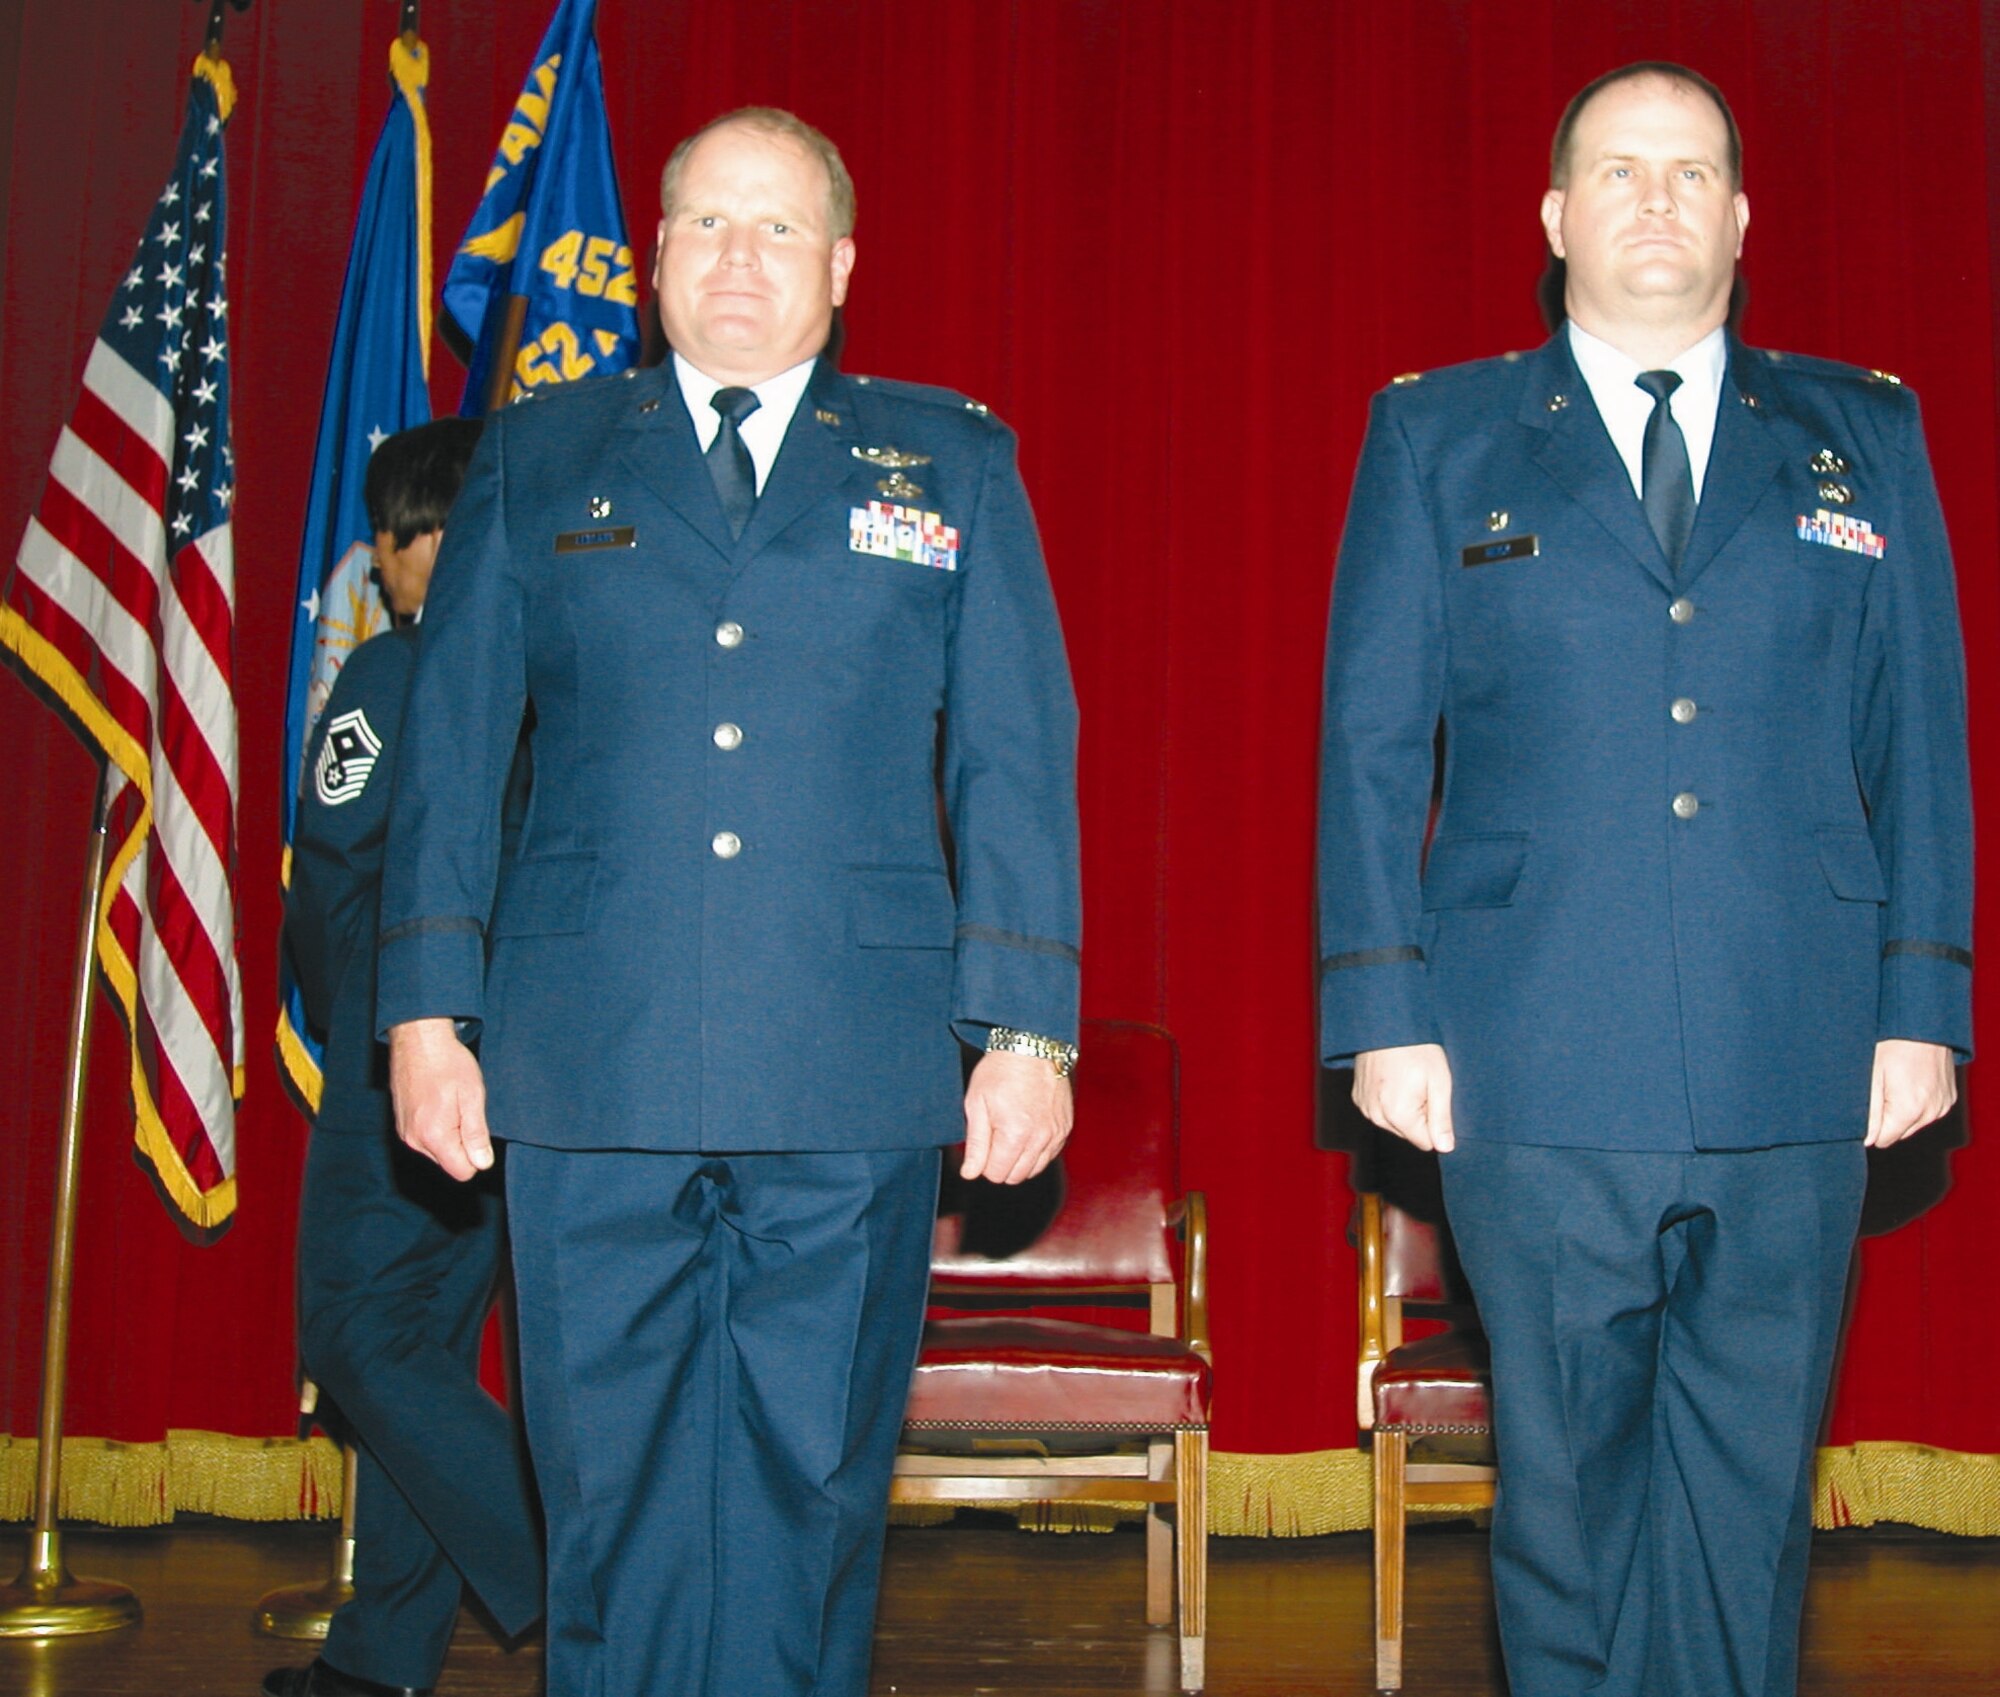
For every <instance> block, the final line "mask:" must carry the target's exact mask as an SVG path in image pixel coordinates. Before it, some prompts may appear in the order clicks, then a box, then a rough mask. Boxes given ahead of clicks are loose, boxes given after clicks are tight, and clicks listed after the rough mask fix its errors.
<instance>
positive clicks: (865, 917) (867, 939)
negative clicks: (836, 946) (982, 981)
mask: <svg viewBox="0 0 2000 1697" xmlns="http://www.w3.org/2000/svg"><path fill="white" fill-rule="evenodd" d="M847 900H848V912H849V913H850V914H851V915H852V916H853V921H854V941H855V942H856V943H857V944H859V945H860V946H861V947H862V948H864V949H948V948H950V947H951V946H952V943H953V941H954V940H955V934H956V931H957V928H958V903H957V902H956V901H955V900H954V899H953V897H952V893H951V881H950V880H949V879H948V878H946V877H945V875H944V874H943V873H942V872H932V871H930V870H928V869H927V868H924V867H919V866H911V867H900V866H857V867H855V868H853V869H852V870H851V871H850V872H849V873H848V896H847Z"/></svg>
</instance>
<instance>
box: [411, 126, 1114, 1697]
mask: <svg viewBox="0 0 2000 1697" xmlns="http://www.w3.org/2000/svg"><path fill="white" fill-rule="evenodd" d="M661 198H662V205H663V208H664V216H663V218H662V220H661V224H660V236H659V239H660V250H659V252H660V257H659V264H658V270H657V273H656V277H655V284H656V288H657V292H658V296H659V309H660V318H661V322H662V324H663V326H664V328H665V331H666V336H667V341H668V342H669V344H670V345H671V346H672V348H673V358H672V359H671V360H670V361H669V362H668V363H666V364H665V365H663V366H661V367H659V368H657V369H655V370H651V371H646V372H635V373H629V374H626V375H624V376H621V377H617V378H611V379H607V380H604V381H601V382H593V383H578V384H574V385H565V386H563V387H561V388H559V389H556V390H553V391H550V392H547V393H546V394H545V396H537V397H536V398H534V399H531V400H527V401H524V402H523V403H522V404H521V405H519V406H517V407H514V408H512V409H509V410H508V411H506V412H503V413H501V414H499V415H497V416H496V417H495V418H494V419H493V420H492V421H491V422H490V423H489V425H488V427H487V433H486V437H485V440H484V441H483V442H482V444H481V446H480V451H479V454H478V457H477V458H476V459H475V461H474V463H473V467H472V472H471V475H470V477H469V478H468V480H467V484H466V489H465V493H464V495H463V496H462V497H461V499H460V501H459V504H458V506H457V507H456V509H455V510H454V512H453V515H452V523H451V531H450V535H449V538H448V540H447V542H446V544H445V548H444V551H443V554H442V556H441V558H440V559H439V562H438V569H437V577H436V582H435V586H434V588H433V592H432V608H433V615H434V617H435V619H436V623H435V625H434V626H433V627H431V628H429V629H427V632H426V639H425V642H424V644H423V648H422V653H421V655H420V658H419V661H418V665H417V671H416V677H415V681H414V683H413V686H412V693H411V706H410V724H411V727H412V740H411V745H410V747H409V749H408V751H407V752H406V756H405V759H404V762H403V764H402V765H401V767H400V768H399V771H398V774H397V790H396V799H395V804H394V810H393V818H392V823H391V829H390V875H389V878H388V882H387V890H386V894H385V898H384V904H383V913H382V922H383V929H382V937H381V945H382V949H381V968H380V970H381V988H380V996H379V1002H378V1008H377V1018H378V1021H379V1023H380V1025H381V1026H382V1027H384V1028H386V1029H387V1031H388V1034H389V1038H390V1043H391V1049H392V1055H391V1073H392V1081H393V1085H394V1090H395V1095H396V1108H397V1119H398V1123H399V1127H400V1130H401V1132H402V1135H403V1137H404V1139H405V1140H406V1141H407V1142H409V1143H410V1144H412V1145H413V1146H414V1147H416V1148H418V1149H421V1150H423V1151H424V1152H425V1153H427V1154H428V1155H430V1156H431V1157H432V1158H433V1159H434V1160H436V1161H437V1162H438V1163H439V1164H440V1165H441V1166H442V1167H443V1168H444V1169H445V1171H447V1172H448V1173H450V1174H452V1175H453V1176H454V1177H456V1178H462V1179H469V1178H471V1177H472V1176H473V1175H474V1174H476V1173H478V1172H480V1171H481V1170H483V1169H484V1168H485V1167H486V1165H487V1164H488V1162H489V1161H490V1159H491V1155H490V1147H491V1139H492V1137H494V1136H498V1137H501V1138H504V1139H506V1140H507V1141H508V1144H509V1150H508V1159H507V1192H508V1204H509V1215H510V1229H511V1231H512V1234H513V1246H514V1265H515V1272H516V1286H517V1291H518V1298H519V1303H520V1314H521V1349H522V1372H523V1377H524V1381H525V1394H526V1403H527V1415H528V1432H529V1441H530V1444H531V1446H532V1448H533V1451H534V1455H535V1464H536V1475H537V1479H538V1482H539V1484H540V1486H541V1491H542V1500H543V1504H544V1507H545V1509H546V1512H547V1516H548V1523H549V1564H550V1578H549V1649H548V1655H549V1688H550V1690H551V1691H554V1692H560V1693H562V1694H563V1697H647V1694H653V1693H657V1694H660V1697H666V1694H669V1693H671V1694H672V1697H698V1694H700V1693H703V1692H714V1693H723V1692H728V1693H732V1694H733V1693H739V1692H740V1693H757V1694H759V1697H776V1694H780V1693H800V1694H804V1693H807V1692H811V1693H814V1694H816V1697H861V1693H863V1692H864V1691H865V1690H866V1687H867V1677H868V1661H869V1649H870V1643H871V1638H872V1629H873V1618H874V1605H875V1593H876V1587H877V1581H878V1575H879V1567H880V1560H881V1546H882V1537H883V1527H884V1522H885V1519H886V1513H887V1508H886V1504H887V1495H888V1486H889V1474H890V1467H891V1462H892V1460H893V1455H894V1448H895V1443H896V1437H897V1433H898V1431H899V1429H900V1425H901V1419H902V1410H903V1405H904V1402H905V1399H906V1397H907V1393H908V1383H909V1375H910V1371H911V1367H912V1365H913V1362H914V1358H915V1354H916V1348H917V1340H918V1334H919V1330H920V1326H921V1320H922V1311H923V1300H924V1291H925V1285H926V1276H927V1270H928V1264H929V1250H930V1242H931V1233H932V1225H933V1220H934V1215H935V1207H936V1190H937V1177H938V1149H939V1146H940V1145H943V1144H946V1143H951V1142H956V1141H957V1140H958V1139H959V1138H961V1137H963V1138H964V1139H965V1143H966V1154H965V1158H964V1170H965V1171H966V1172H967V1173H969V1174H973V1175H984V1176H986V1177H989V1178H992V1179H997V1180H1001V1181H1019V1180H1021V1179H1024V1178H1026V1177H1028V1176H1030V1175H1031V1174H1033V1173H1034V1172H1036V1171H1039V1170H1040V1169H1041V1168H1042V1167H1043V1166H1044V1165H1045V1164H1046V1163H1047V1162H1048V1161H1049V1160H1050V1159H1051V1158H1052V1157H1053V1156H1054V1155H1055V1153H1056V1152H1057V1150H1058V1149H1059V1148H1060V1146H1061V1144H1062V1142H1063V1140H1064V1138H1065V1137H1066V1136H1067V1134H1068V1129H1069V1123H1070V1097H1069V1085H1068V1082H1067V1071H1068V1067H1069V1064H1070V1060H1071V1058H1072V1056H1073V1050H1072V1048H1071V1045H1072V1044H1073V1042H1074V1039H1075V1027H1076V1001H1077V972H1078V942H1079V916H1078V893H1077V845H1076V818H1075V781H1074V747H1075V734H1076V721H1075V706H1074V700H1073V697H1072V694H1071V689H1070V683H1069V674H1068V668H1067V664H1066V661H1065V659H1064V654H1063V646H1062V638H1061V632H1060V629H1059V626H1058V624H1057V620H1056V612H1055V606H1054V601H1053V598H1052V596H1051V594H1050V589H1049V584H1048V580H1047V576H1046V573H1045V571H1044V569H1043V564H1042V556H1041V549H1040V545H1039V543H1038V541H1037V539H1036V535H1035V528H1034V521H1033V518H1032V516H1031V514H1030V512H1029V508H1028V502H1027V498H1026V495H1025V494H1024V492H1023V490H1022V487H1021V481H1020V477H1019V474H1018V472H1017V471H1016V469H1015V463H1014V439H1013V436H1012V434H1011V432H1009V431H1008V430H1007V429H1006V428H1005V427H1004V426H1002V425H1001V424H1000V423H999V422H998V421H997V420H996V419H994V418H992V417H990V416H989V415H988V413H987V411H986V409H985V408H984V407H982V406H979V405H977V404H976V403H974V402H970V401H967V400H965V399H964V398H963V397H961V396H957V395H953V394H950V393H947V392H944V391H940V390H934V389H923V388H917V387H914V386H910V385H905V384H898V383H889V382H885V381H882V380H879V379H870V378H866V377H851V378H850V377H847V376H844V375H842V374H841V373H840V372H839V371H838V370H836V369H835V368H834V366H833V364H832V363H831V361H830V360H828V359H826V358H823V357H820V356H821V354H822V350H824V349H825V348H826V347H827V345H828V342H829V337H830V335H831V333H832V329H833V315H834V311H835V309H836V308H837V307H838V306H839V305H840V303H841V302H842V301H843V300H844V299H845V297H846V293H847V286H848V280H849V276H850V273H851V272H852V269H853V266H854V255H855V248H854V240H853V236H852V229H853V221H854V199H853V186H852V184H851V182H850V181H849V179H848V176H847V172H846V169H845V167H844V166H843V165H842V163H841V160H840V156H839V154H838V152H837V151H836V150H835V149H834V148H833V146H832V144H831V143H830V142H828V141H827V140H826V138H825V137H823V136H821V135H820V134H819V133H818V132H817V131H815V130H813V129H811V128H810V127H809V126H807V125H805V124H803V123H801V122H800V121H799V120H798V119H796V118H794V117H792V116H791V115H790V114H788V113H782V112H775V111H771V110H768V109H761V108H759V109H749V110H745V111H742V112H738V113H734V114H731V115H729V116H727V117H725V118H722V119H719V120H717V121H716V122H715V123H714V124H712V125H710V126H709V127H708V128H706V129H705V130H703V131H701V132H699V133H698V134H697V135H695V136H693V137H691V138H689V140H688V141H687V142H685V143H683V144H682V146H681V147H680V148H679V149H677V150H676V152H675V153H674V155H673V157H672V159H670V160H669V162H668V165H667V168H666V172H665V174H664V177H663V180H662V195H661ZM528 707H532V710H533V715H534V723H533V730H532V732H531V747H532V750H533V758H534V772H535V783H534V792H533V798H532V800H531V802H530V803H529V807H528V812H527V816H526V818H525V820H524V821H523V824H522V829H521V837H520V852H519V855H518V858H516V859H513V860H511V861H509V862H508V863H507V864H506V866H505V867H504V868H503V867H502V866H501V864H500V856H499V854H498V824H499V816H500V797H501V788H502V782H503V779H504V777H505V774H506V769H507V758H508V754H509V751H510V750H511V749H512V747H513V745H514V739H515V734H516V729H517V727H518V726H519V724H520V722H521V719H522V714H523V710H524V708H528ZM940 790H941V792H942V805H941V806H940ZM489 913H490V914H491V923H490V925H489V924H488V922H487V916H488V915H489ZM489 951H490V965H489V963H488V953H489ZM454 1022H459V1023H457V1024H456V1025H455V1024H454ZM475 1024H476V1025H477V1027H478V1029H479V1032H480V1036H479V1050H478V1055H477V1058H476V1059H475V1057H474V1055H473V1053H472V1051H471V1050H470V1049H468V1048H467V1047H466V1045H465V1043H464V1041H462V1038H463V1037H464V1036H466V1035H469V1032H470V1029H471V1027H472V1026H473V1025H475ZM961 1045H963V1046H965V1047H966V1048H967V1049H970V1050H973V1051H978V1052H979V1058H978V1061H977V1064H976V1065H975V1066H974V1067H973V1068H972V1071H971V1077H970V1082H969V1084H968V1083H967V1082H966V1081H965V1075H964V1073H963V1071H962V1069H961Z"/></svg>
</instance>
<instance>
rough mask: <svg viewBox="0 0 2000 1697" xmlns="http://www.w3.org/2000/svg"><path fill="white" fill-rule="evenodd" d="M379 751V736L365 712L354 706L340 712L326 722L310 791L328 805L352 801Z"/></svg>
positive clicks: (334, 805) (366, 785)
mask: <svg viewBox="0 0 2000 1697" xmlns="http://www.w3.org/2000/svg"><path fill="white" fill-rule="evenodd" d="M381 752H382V739H381V738H380V737H379V736H377V735H376V734H375V727H374V726H373V725H371V724H369V722H368V715H367V713H366V712H364V711H363V710H362V709H361V708H359V707H357V708H355V709H354V710H353V711H352V712H350V713H343V714H341V715H340V717H339V718H337V719H334V720H332V721H331V722H330V723H329V724H328V725H327V727H326V741H325V742H323V743H321V744H320V749H319V759H318V760H317V761H315V762H314V763H313V790H314V792H315V793H316V794H317V795H318V796H319V799H320V800H321V801H322V802H324V803H325V804H326V805H327V806H328V807H340V806H342V805H343V804H345V803H347V802H350V801H352V800H353V799H354V798H355V797H356V796H358V795H359V794H360V793H361V792H362V791H363V790H365V789H366V788H367V787H368V774H369V773H371V772H373V771H374V770H375V761H376V757H377V756H378V755H380V754H381Z"/></svg>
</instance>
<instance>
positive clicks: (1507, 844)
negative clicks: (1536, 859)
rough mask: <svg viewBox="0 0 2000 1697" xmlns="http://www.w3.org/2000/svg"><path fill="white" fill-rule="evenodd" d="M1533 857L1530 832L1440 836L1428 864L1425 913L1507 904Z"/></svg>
mask: <svg viewBox="0 0 2000 1697" xmlns="http://www.w3.org/2000/svg"><path fill="white" fill-rule="evenodd" d="M1527 860H1528V833H1527V832H1526V831H1483V832H1479V833H1477V834H1471V835H1466V836H1450V837H1438V838H1436V839H1434V840H1433V841H1432V843H1431V852H1430V857H1429V858H1428V859H1427V860H1426V861H1425V862H1424V911H1425V912H1426V913H1434V912H1436V911H1437V910H1438V909H1439V908H1456V907H1506V906H1508V905H1509V904H1510V903H1512V901H1513V900H1514V891H1515V888H1516V886H1517V885H1519V883H1520V882H1521V869H1522V868H1523V867H1524V866H1525V865H1526V864H1527Z"/></svg>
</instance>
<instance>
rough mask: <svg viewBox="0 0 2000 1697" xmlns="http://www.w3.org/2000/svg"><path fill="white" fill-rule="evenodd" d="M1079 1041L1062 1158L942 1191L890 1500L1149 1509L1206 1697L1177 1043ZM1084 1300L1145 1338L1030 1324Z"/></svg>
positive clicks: (1162, 1036) (1199, 1269)
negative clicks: (1124, 1309) (1088, 1503)
mask: <svg viewBox="0 0 2000 1697" xmlns="http://www.w3.org/2000/svg"><path fill="white" fill-rule="evenodd" d="M1079 1046H1080V1048H1081V1051H1082V1059H1081V1060H1080V1061H1079V1062H1078V1065H1077V1069H1076V1075H1075V1082H1076V1132H1075V1135H1074V1136H1073V1137H1072V1138H1071V1140H1070V1143H1069V1147H1068V1149H1067V1150H1066V1151H1065V1152H1064V1155H1063V1158H1062V1160H1061V1162H1060V1163H1058V1164H1057V1165H1056V1166H1055V1167H1052V1168H1051V1169H1050V1170H1049V1172H1048V1173H1046V1174H1044V1175H1043V1176H1042V1179H1041V1180H1038V1181H1035V1182H1033V1183H1031V1184H1029V1185H1024V1186H1002V1185H992V1184H986V1183H984V1182H980V1183H976V1184H971V1185H965V1184H960V1183H958V1182H957V1181H956V1179H955V1178H952V1179H948V1180H947V1185H946V1194H945V1198H944V1202H943V1205H942V1207H941V1209H940V1215H939V1220H938V1228H937V1237H936V1243H935V1248H934V1251H933V1254H932V1259H931V1301H932V1303H933V1304H934V1305H937V1306H944V1307H949V1308H951V1309H952V1310H955V1311H959V1312H954V1313H951V1314H949V1315H945V1316H940V1317H934V1318H932V1319H931V1320H930V1322H929V1323H928V1324H927V1325H926V1326H925V1328H924V1341H923V1351H922V1354H921V1357H920V1359H919V1361H918V1365H917V1371H916V1378H915V1381H914V1383H913V1385H912V1388H911V1392H910V1403H909V1409H908V1413H907V1416H906V1423H905V1425H904V1428H903V1446H904V1447H903V1453H902V1454H901V1455H899V1456H898V1458H897V1462H896V1476H895V1479H894V1482H893V1484H892V1487H891V1493H890V1497H891V1501H893V1502H899V1503H913V1502H924V1503H934V1502H950V1503H960V1504H977V1503H984V1504H988V1505H992V1504H999V1503H1014V1502H1020V1501H1057V1500H1064V1499H1068V1500H1072V1501H1073V1500H1077V1499H1095V1500H1099V1501H1103V1500H1118V1501H1128V1502H1130V1501H1140V1502H1144V1503H1145V1504H1146V1505H1147V1508H1146V1619H1147V1620H1148V1621H1149V1622H1150V1623H1151V1624H1153V1625H1155V1626H1164V1625H1167V1624H1168V1623H1169V1622H1171V1621H1172V1620H1173V1619H1174V1612H1175V1611H1174V1603H1175V1590H1176V1587H1175V1585H1174V1578H1175V1574H1176V1570H1178V1578H1179V1585H1178V1592H1179V1597H1178V1601H1179V1605H1180V1607H1179V1615H1180V1665H1181V1685H1182V1687H1183V1689H1185V1690H1188V1691H1199V1690H1200V1689H1201V1686H1202V1681H1203V1665H1202V1660H1203V1648H1204V1639H1205V1621H1206V1612H1207V1604H1206V1592H1207V1578H1208V1512H1207V1511H1208V1502H1207V1481H1208V1416H1209V1377H1210V1374H1209V1345H1208V1274H1207V1260H1208V1230H1207V1212H1206V1205H1205V1203H1204V1201H1203V1198H1202V1196H1201V1195H1200V1193H1199V1192H1196V1193H1193V1194H1190V1195H1186V1196H1183V1195H1182V1194H1181V1193H1180V1173H1179V1165H1180V1163H1179V1145H1178V1129H1177V1123H1176V1113H1177V1107H1178V1080H1177V1060H1176V1056H1175V1051H1174V1043H1173V1039H1172V1038H1171V1037H1169V1036H1168V1035H1167V1033H1166V1032H1164V1031H1161V1030H1159V1029H1158V1028H1157V1027H1154V1026H1148V1025H1134V1024H1128V1023H1124V1022H1112V1021H1095V1020H1087V1021H1085V1022H1084V1028H1083V1032H1082V1036H1081V1039H1080V1045H1079ZM947 1167H949V1161H947ZM1176 1238H1178V1239H1180V1240H1181V1241H1180V1243H1179V1244H1177V1243H1176V1242H1175V1239H1176ZM1177 1264H1178V1266H1179V1270H1180V1276H1178V1277H1177V1276H1176V1271H1177ZM1079 1304H1082V1305H1088V1306H1091V1307H1097V1308H1102V1307H1106V1306H1114V1305H1129V1306H1133V1307H1137V1308H1141V1309H1143V1310H1145V1311H1146V1313H1147V1316H1148V1320H1149V1323H1150V1324H1149V1329H1148V1330H1146V1331H1138V1330H1134V1329H1127V1328H1124V1327H1119V1326H1111V1325H1096V1324H1088V1323H1085V1322H1082V1321H1078V1320H1070V1319H1059V1318H1050V1317H1047V1316H1046V1315H1045V1314H1042V1313H1039V1312H1031V1311H1030V1310H1031V1309H1046V1308H1048V1307H1053V1306H1066V1305H1079ZM965 1310H970V1311H971V1312H964V1311H965ZM995 1310H1003V1311H1001V1312H995Z"/></svg>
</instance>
